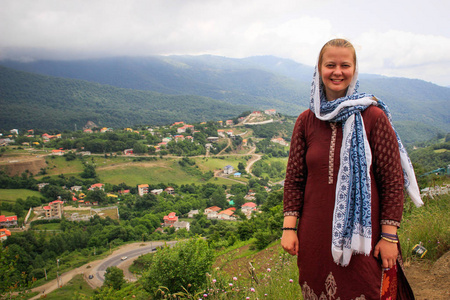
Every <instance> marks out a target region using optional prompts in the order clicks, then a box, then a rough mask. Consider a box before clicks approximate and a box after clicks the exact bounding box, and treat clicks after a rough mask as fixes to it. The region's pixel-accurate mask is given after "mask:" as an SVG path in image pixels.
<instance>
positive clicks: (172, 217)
mask: <svg viewBox="0 0 450 300" xmlns="http://www.w3.org/2000/svg"><path fill="white" fill-rule="evenodd" d="M163 220H164V227H170V226H173V224H174V223H175V222H178V217H177V214H176V213H175V212H171V213H169V214H168V215H167V216H164V218H163Z"/></svg>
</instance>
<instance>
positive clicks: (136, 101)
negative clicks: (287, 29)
mask: <svg viewBox="0 0 450 300" xmlns="http://www.w3.org/2000/svg"><path fill="white" fill-rule="evenodd" d="M0 106H1V107H2V109H1V110H0V128H3V129H11V128H21V129H30V128H40V129H44V130H49V129H59V130H67V129H72V130H73V129H74V126H75V125H76V126H77V128H78V129H81V128H82V127H83V126H84V125H85V124H86V123H87V122H88V121H93V122H94V123H95V124H97V125H98V126H102V127H103V126H106V127H115V128H117V127H119V128H120V127H128V126H133V125H138V124H153V125H162V124H168V123H171V122H174V121H179V120H183V121H185V122H198V121H207V120H211V119H216V120H222V119H227V118H231V117H235V116H236V115H238V114H239V113H241V112H242V111H244V110H249V109H250V108H249V107H248V106H244V105H231V104H228V103H225V102H221V101H217V100H214V99H211V98H206V97H201V96H193V95H190V96H189V95H166V94H161V93H156V92H151V91H138V90H132V89H125V88H117V87H113V86H108V85H100V84H98V83H91V82H87V81H82V80H73V79H64V78H56V77H50V76H44V75H37V74H31V73H26V72H21V71H16V70H12V69H8V68H5V67H0Z"/></svg>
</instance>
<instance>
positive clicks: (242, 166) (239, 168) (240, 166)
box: [238, 162, 245, 173]
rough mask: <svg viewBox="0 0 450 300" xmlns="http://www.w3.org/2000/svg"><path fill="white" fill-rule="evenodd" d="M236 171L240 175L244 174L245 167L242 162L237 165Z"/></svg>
mask: <svg viewBox="0 0 450 300" xmlns="http://www.w3.org/2000/svg"><path fill="white" fill-rule="evenodd" d="M238 171H239V172H241V173H244V172H245V166H244V164H243V163H242V162H239V163H238Z"/></svg>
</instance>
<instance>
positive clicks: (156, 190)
mask: <svg viewBox="0 0 450 300" xmlns="http://www.w3.org/2000/svg"><path fill="white" fill-rule="evenodd" d="M162 192H163V189H154V190H151V191H150V193H152V194H153V195H159V194H161V193H162Z"/></svg>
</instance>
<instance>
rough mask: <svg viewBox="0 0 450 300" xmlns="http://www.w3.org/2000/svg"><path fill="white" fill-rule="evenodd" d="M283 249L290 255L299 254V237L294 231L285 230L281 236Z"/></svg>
mask: <svg viewBox="0 0 450 300" xmlns="http://www.w3.org/2000/svg"><path fill="white" fill-rule="evenodd" d="M281 247H283V249H284V250H285V251H286V252H287V253H289V254H290V255H297V253H298V237H297V232H295V231H294V230H284V231H283V235H282V236H281Z"/></svg>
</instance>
